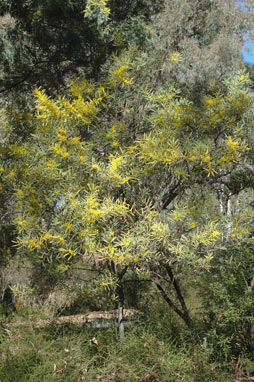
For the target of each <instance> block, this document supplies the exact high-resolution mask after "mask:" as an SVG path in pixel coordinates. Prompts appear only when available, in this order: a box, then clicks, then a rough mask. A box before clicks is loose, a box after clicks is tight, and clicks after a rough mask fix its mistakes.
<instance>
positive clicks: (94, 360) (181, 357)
mask: <svg viewBox="0 0 254 382" xmlns="http://www.w3.org/2000/svg"><path fill="white" fill-rule="evenodd" d="M52 329H53V328H52ZM54 333H56V329H55V328H54ZM16 336H18V331H17V332H16V334H15V336H13V335H12V334H11V335H10V337H9V338H6V340H5V341H4V342H3V343H2V344H1V345H0V346H1V351H2V354H4V356H3V360H2V363H1V366H0V379H3V380H4V381H7V382H9V381H13V382H16V381H17V382H18V381H19V380H20V378H25V379H26V381H28V382H35V381H37V382H40V381H46V380H47V382H51V381H62V380H63V378H64V380H65V381H67V382H68V381H73V380H79V379H80V380H82V378H85V379H86V380H87V381H94V380H98V381H100V380H103V381H119V382H121V381H125V382H128V381H133V380H135V379H138V380H140V381H142V380H144V378H146V379H147V380H155V381H156V380H159V381H175V380H176V379H183V380H189V379H191V378H192V377H194V378H195V379H196V380H197V381H225V380H227V377H228V378H229V380H230V377H231V378H232V376H230V374H227V373H226V372H223V370H221V369H220V368H219V367H218V365H217V364H215V363H209V361H208V359H207V357H206V354H205V352H204V351H203V349H202V348H201V347H198V346H197V347H195V348H193V347H188V345H185V346H182V347H178V346H176V345H175V344H174V343H173V342H172V341H171V340H170V339H168V340H165V341H161V340H159V339H158V338H157V337H156V335H155V334H154V333H152V332H150V331H149V330H147V329H145V328H143V327H141V326H138V327H137V328H136V329H134V330H133V331H132V332H129V333H128V334H127V335H126V337H125V339H124V340H123V341H122V342H119V341H118V340H117V338H116V337H115V336H114V334H113V333H112V331H110V330H107V331H104V332H100V333H96V334H95V332H93V331H88V330H86V331H83V332H79V331H78V330H74V329H68V328H65V329H64V330H63V331H62V332H58V335H57V336H55V337H52V335H51V334H50V333H49V332H48V333H47V331H46V330H42V331H40V332H38V331H37V332H34V331H31V330H30V331H25V332H23V335H22V336H21V337H20V336H19V337H18V339H17V337H16ZM14 337H15V338H14Z"/></svg>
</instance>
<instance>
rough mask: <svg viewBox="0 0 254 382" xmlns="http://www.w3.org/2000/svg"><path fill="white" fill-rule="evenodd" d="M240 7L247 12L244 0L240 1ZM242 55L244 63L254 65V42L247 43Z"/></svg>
mask: <svg viewBox="0 0 254 382" xmlns="http://www.w3.org/2000/svg"><path fill="white" fill-rule="evenodd" d="M238 2H239V5H240V6H241V7H243V9H245V10H246V11H248V8H247V7H246V6H245V5H244V0H238ZM242 55H243V59H244V61H246V62H248V64H251V65H254V41H247V42H245V44H244V46H243V50H242Z"/></svg>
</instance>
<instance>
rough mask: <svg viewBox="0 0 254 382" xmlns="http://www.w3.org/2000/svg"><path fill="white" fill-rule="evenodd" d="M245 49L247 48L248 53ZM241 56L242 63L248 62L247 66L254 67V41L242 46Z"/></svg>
mask: <svg viewBox="0 0 254 382" xmlns="http://www.w3.org/2000/svg"><path fill="white" fill-rule="evenodd" d="M246 48H248V50H249V52H248V51H247V50H246ZM242 55H243V59H244V61H246V62H248V64H251V65H254V41H249V42H246V43H245V44H244V47H243V50H242Z"/></svg>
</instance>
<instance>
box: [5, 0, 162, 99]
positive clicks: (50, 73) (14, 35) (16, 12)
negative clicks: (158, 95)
mask: <svg viewBox="0 0 254 382" xmlns="http://www.w3.org/2000/svg"><path fill="white" fill-rule="evenodd" d="M2 3H3V4H2V5H1V11H0V14H1V16H2V17H3V22H2V23H1V21H0V23H1V24H2V25H1V24H0V46H1V48H2V49H1V52H2V56H1V72H0V73H1V74H0V75H1V77H0V81H1V82H0V84H1V89H0V91H6V90H11V89H13V88H16V86H18V87H19V89H20V90H21V92H23V91H24V92H26V91H28V89H29V90H31V89H32V88H34V86H43V87H44V88H47V90H48V91H54V90H56V89H60V88H61V87H62V86H63V84H66V82H69V79H70V77H71V76H73V75H74V76H77V75H86V76H88V77H92V78H96V77H98V74H99V71H100V67H101V65H102V64H103V63H104V62H105V60H106V59H107V58H108V57H109V56H110V55H111V54H112V53H113V52H118V51H119V50H120V49H119V44H118V43H117V44H115V40H119V36H120V34H121V36H123V39H124V41H125V44H124V46H123V45H122V47H121V48H123V47H126V46H128V44H129V43H130V41H128V38H129V37H130V36H131V35H132V36H133V39H134V40H135V42H136V43H139V44H140V45H141V44H142V43H143V37H144V33H143V30H144V29H145V27H146V26H145V25H141V24H142V23H141V20H142V19H143V20H145V21H146V22H147V21H148V20H149V19H150V18H151V16H152V15H153V14H154V13H155V12H158V11H159V10H160V9H161V7H162V6H163V2H161V1H157V0H156V1H154V2H153V4H151V3H150V2H149V1H147V0H144V1H137V2H131V3H129V2H126V1H120V2H119V0H118V1H110V2H108V1H106V0H103V1H102V0H100V1H99V0H98V1H94V0H93V1H90V0H88V1H82V0H79V1H76V0H75V1H72V0H69V1H66V2H64V4H63V3H62V1H59V0H58V1H47V2H45V1H27V0H23V1H19V2H18V3H17V2H16V1H3V2H2ZM9 19H10V20H12V22H10V21H9V22H8V20H9ZM5 20H6V22H4V21H5ZM135 20H137V25H139V28H136V27H135V31H134V29H133V31H132V33H130V32H129V30H130V29H129V28H130V27H132V26H133V25H135V24H136V22H135ZM128 24H129V26H128ZM143 24H144V22H143ZM127 26H128V31H127V35H128V38H127V36H126V37H125V34H126V33H125V30H126V27H127ZM119 33H120V34H119ZM139 35H140V37H139ZM117 46H118V47H117ZM20 97H21V94H20Z"/></svg>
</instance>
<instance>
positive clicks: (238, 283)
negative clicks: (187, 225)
mask: <svg viewBox="0 0 254 382" xmlns="http://www.w3.org/2000/svg"><path fill="white" fill-rule="evenodd" d="M253 261H254V258H253V247H248V246H245V247H242V248H240V249H239V250H236V249H234V248H233V249H232V250H231V251H230V252H228V253H227V252H222V253H221V254H220V260H219V261H218V262H216V263H215V265H214V268H215V269H213V267H212V268H211V272H210V273H209V274H207V275H205V276H204V283H205V285H206V286H207V287H206V289H204V288H202V294H203V296H204V307H205V312H206V316H205V319H206V320H208V321H207V324H209V327H210V328H211V329H210V332H209V334H208V343H209V341H210V346H211V347H212V348H213V354H214V356H215V357H217V358H218V359H221V358H223V357H225V358H226V359H230V358H232V356H233V357H241V356H243V355H244V354H245V355H248V354H249V355H251V354H252V353H253V324H254V319H253V315H254V311H253V298H254V295H253Z"/></svg>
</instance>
